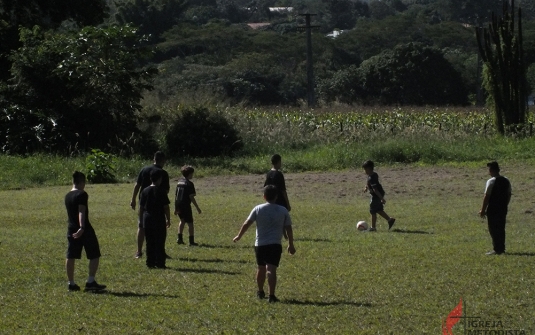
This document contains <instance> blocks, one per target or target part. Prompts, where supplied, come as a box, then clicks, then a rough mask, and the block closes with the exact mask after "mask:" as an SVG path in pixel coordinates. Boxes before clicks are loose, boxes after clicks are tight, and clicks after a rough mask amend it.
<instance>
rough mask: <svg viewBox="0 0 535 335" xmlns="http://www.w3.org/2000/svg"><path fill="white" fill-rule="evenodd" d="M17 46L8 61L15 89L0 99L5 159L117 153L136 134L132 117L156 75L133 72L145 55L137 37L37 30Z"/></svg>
mask: <svg viewBox="0 0 535 335" xmlns="http://www.w3.org/2000/svg"><path fill="white" fill-rule="evenodd" d="M21 40H22V45H23V46H22V47H21V48H20V49H19V50H17V51H16V52H14V53H13V55H12V56H11V57H10V61H11V62H12V63H13V67H12V70H11V74H12V82H13V83H14V84H13V85H11V86H9V87H8V88H5V90H4V91H3V92H0V96H3V97H4V99H3V100H2V101H1V102H0V111H1V112H2V114H0V138H2V141H3V142H2V143H1V145H2V147H3V149H4V151H7V152H19V153H26V152H33V151H38V150H42V151H43V150H44V151H50V152H60V153H67V152H69V151H74V150H76V149H78V150H82V151H85V150H88V149H89V148H104V147H108V146H111V149H117V150H118V147H117V146H116V145H117V143H118V142H121V141H122V142H125V141H127V140H128V139H132V136H133V135H135V134H137V133H138V131H137V128H136V117H135V113H136V111H138V110H139V109H140V108H141V106H140V100H141V98H142V97H141V93H142V91H143V90H146V89H150V88H151V85H150V80H151V78H152V77H153V76H154V75H155V73H156V72H155V70H154V69H152V68H148V69H139V68H138V65H139V60H141V59H143V56H144V55H146V51H145V50H144V49H142V48H140V44H141V43H143V40H144V38H139V36H138V35H137V34H136V29H134V28H132V27H129V26H125V27H110V28H95V27H85V28H83V29H82V30H80V31H78V30H75V31H68V32H60V33H55V32H52V31H47V32H43V31H42V30H41V29H39V28H38V27H35V28H34V29H33V30H29V29H22V30H21ZM134 138H136V137H135V136H134ZM130 144H131V143H130Z"/></svg>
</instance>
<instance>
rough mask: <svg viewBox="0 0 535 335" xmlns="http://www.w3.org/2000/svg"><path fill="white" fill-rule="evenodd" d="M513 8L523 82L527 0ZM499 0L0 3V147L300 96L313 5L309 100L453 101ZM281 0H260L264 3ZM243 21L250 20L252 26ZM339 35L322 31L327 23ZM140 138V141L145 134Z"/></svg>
mask: <svg viewBox="0 0 535 335" xmlns="http://www.w3.org/2000/svg"><path fill="white" fill-rule="evenodd" d="M517 4H519V5H520V6H522V8H523V9H524V41H525V47H524V49H525V62H526V65H527V67H528V74H531V75H528V81H529V83H530V84H531V85H535V77H534V75H535V66H534V65H533V64H535V43H533V42H534V41H535V7H534V6H533V4H532V2H530V1H528V0H522V1H518V0H517ZM501 6H502V1H501V0H381V1H380V0H369V1H365V0H306V1H305V0H196V1H191V0H190V1H188V0H116V1H111V0H110V1H105V0H91V1H79V0H69V1H65V0H64V1H36V0H18V1H17V0H11V1H1V2H0V139H1V140H0V147H1V148H2V150H3V151H4V152H11V153H16V152H19V153H25V152H32V151H36V150H46V151H54V152H73V151H76V150H81V151H85V150H88V149H89V148H91V147H101V148H104V147H109V148H111V149H110V150H115V151H117V152H121V150H124V149H125V148H129V149H130V150H135V151H138V150H142V145H141V144H142V143H143V144H144V145H145V146H147V145H146V144H147V143H149V145H148V146H149V147H150V143H151V140H150V138H151V136H150V135H147V134H146V133H144V131H142V130H141V129H143V127H140V122H141V120H140V119H139V115H140V111H141V110H142V104H141V101H142V98H145V103H144V105H145V106H147V107H151V106H159V105H176V104H177V103H178V104H181V103H182V104H183V103H193V102H200V101H203V102H206V101H213V102H215V101H217V102H224V103H229V104H250V105H281V104H286V105H295V104H298V103H300V101H303V100H304V99H305V98H306V82H307V81H306V64H305V60H306V45H305V38H304V34H303V33H302V32H301V31H300V30H299V29H298V28H299V27H300V26H302V25H303V24H304V21H303V17H302V16H299V15H298V14H300V13H314V14H317V15H316V16H314V17H313V24H314V25H315V26H317V28H315V30H314V33H313V42H312V43H313V49H314V73H315V76H316V83H317V92H318V100H319V101H320V103H326V104H327V103H331V102H335V101H340V102H344V103H352V104H404V105H412V104H415V105H426V104H433V105H437V104H441V105H464V104H468V103H475V97H476V95H477V90H478V89H479V87H480V86H481V84H480V79H479V78H478V77H477V73H478V63H477V61H478V57H477V53H478V51H477V43H476V39H475V27H477V26H485V25H486V24H488V21H489V17H490V14H491V13H492V12H495V13H499V12H500V10H501ZM273 7H279V8H288V7H291V8H292V10H291V11H290V10H284V9H282V10H275V11H274V10H272V9H271V10H270V8H273ZM251 23H263V25H260V28H258V27H255V29H253V28H252V27H251V25H250V24H251ZM334 30H338V31H343V32H342V33H341V34H340V35H339V36H338V37H336V38H332V37H328V36H327V34H328V33H330V32H332V31H334ZM147 139H148V140H147Z"/></svg>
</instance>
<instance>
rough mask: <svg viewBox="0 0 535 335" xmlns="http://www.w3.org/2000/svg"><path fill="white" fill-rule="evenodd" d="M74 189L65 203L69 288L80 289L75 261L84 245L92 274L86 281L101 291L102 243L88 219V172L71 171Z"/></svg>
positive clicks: (91, 289) (90, 273)
mask: <svg viewBox="0 0 535 335" xmlns="http://www.w3.org/2000/svg"><path fill="white" fill-rule="evenodd" d="M72 180H73V186H72V189H71V191H70V192H69V193H67V195H66V196H65V207H66V209H67V216H68V225H67V240H68V242H69V244H68V247H67V260H66V262H65V269H66V271H67V277H68V279H69V291H79V290H80V286H78V285H76V283H75V282H74V264H75V260H76V259H80V258H82V249H85V253H86V256H87V258H88V259H89V277H88V278H87V282H86V284H85V290H86V291H101V290H103V289H105V288H106V285H100V284H97V282H96V281H95V275H96V273H97V270H98V265H99V260H100V256H101V255H100V247H99V244H98V239H97V235H96V234H95V230H93V227H92V226H91V223H90V222H89V210H88V208H87V202H88V199H89V196H88V194H87V193H86V192H85V191H84V188H85V181H86V179H85V175H84V174H83V173H81V172H78V171H76V172H74V174H73V175H72Z"/></svg>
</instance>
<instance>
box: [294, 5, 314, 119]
mask: <svg viewBox="0 0 535 335" xmlns="http://www.w3.org/2000/svg"><path fill="white" fill-rule="evenodd" d="M299 15H300V16H304V17H305V26H300V27H297V29H298V30H301V31H303V30H305V31H306V33H307V104H308V108H312V107H314V106H315V105H316V98H315V96H314V67H313V62H312V28H318V27H319V26H312V25H310V17H311V16H312V15H316V14H299Z"/></svg>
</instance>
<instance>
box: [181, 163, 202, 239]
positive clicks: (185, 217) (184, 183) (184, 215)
mask: <svg viewBox="0 0 535 335" xmlns="http://www.w3.org/2000/svg"><path fill="white" fill-rule="evenodd" d="M180 171H181V172H182V176H183V178H182V179H180V180H179V181H178V184H177V185H176V192H175V215H178V217H179V218H180V224H179V225H178V239H177V240H176V243H178V244H184V240H183V238H182V232H183V231H184V226H185V225H186V224H187V225H188V233H189V245H190V246H197V245H199V244H197V243H195V228H194V227H193V212H192V210H191V204H193V205H194V206H195V208H196V209H197V213H199V214H201V209H200V208H199V205H197V201H196V200H195V196H196V193H195V185H193V182H192V181H191V179H192V178H193V173H194V172H195V169H194V168H193V167H191V166H189V165H185V166H183V167H182V168H181V169H180Z"/></svg>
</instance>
